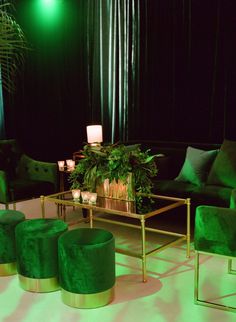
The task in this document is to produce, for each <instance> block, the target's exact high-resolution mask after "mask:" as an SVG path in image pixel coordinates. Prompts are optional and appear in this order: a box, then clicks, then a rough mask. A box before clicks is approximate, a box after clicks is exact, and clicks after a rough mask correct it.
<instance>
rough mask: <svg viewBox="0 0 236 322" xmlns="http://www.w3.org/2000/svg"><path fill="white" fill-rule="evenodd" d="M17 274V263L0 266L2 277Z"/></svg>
mask: <svg viewBox="0 0 236 322" xmlns="http://www.w3.org/2000/svg"><path fill="white" fill-rule="evenodd" d="M16 273H17V270H16V262H12V263H4V264H0V276H10V275H15V274H16Z"/></svg>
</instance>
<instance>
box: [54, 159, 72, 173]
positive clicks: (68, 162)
mask: <svg viewBox="0 0 236 322" xmlns="http://www.w3.org/2000/svg"><path fill="white" fill-rule="evenodd" d="M65 163H66V166H65ZM57 164H58V168H59V171H64V170H67V171H73V170H74V169H75V161H74V160H72V159H67V160H66V162H65V161H64V160H62V161H57Z"/></svg>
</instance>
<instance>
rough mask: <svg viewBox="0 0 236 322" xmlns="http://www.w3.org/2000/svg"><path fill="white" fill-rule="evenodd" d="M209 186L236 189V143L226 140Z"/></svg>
mask: <svg viewBox="0 0 236 322" xmlns="http://www.w3.org/2000/svg"><path fill="white" fill-rule="evenodd" d="M207 184H213V185H214V184H216V185H221V186H226V187H231V188H235V187H236V141H230V140H224V142H223V143H222V145H221V148H220V151H219V153H218V155H217V157H216V158H215V161H214V162H213V165H212V167H211V170H210V173H209V176H208V178H207Z"/></svg>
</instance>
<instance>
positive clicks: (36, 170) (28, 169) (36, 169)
mask: <svg viewBox="0 0 236 322" xmlns="http://www.w3.org/2000/svg"><path fill="white" fill-rule="evenodd" d="M17 175H18V176H19V177H21V178H27V179H30V180H38V181H46V182H50V183H52V184H53V185H54V187H55V191H57V188H58V173H57V164H56V163H53V162H45V161H38V160H34V159H32V158H31V157H29V156H28V155H26V154H23V155H22V157H21V159H20V161H19V165H18V168H17Z"/></svg>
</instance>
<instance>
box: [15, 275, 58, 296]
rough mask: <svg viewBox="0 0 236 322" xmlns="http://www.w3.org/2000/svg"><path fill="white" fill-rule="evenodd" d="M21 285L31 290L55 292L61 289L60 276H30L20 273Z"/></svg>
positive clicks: (26, 289)
mask: <svg viewBox="0 0 236 322" xmlns="http://www.w3.org/2000/svg"><path fill="white" fill-rule="evenodd" d="M19 282H20V286H21V287H22V288H23V289H24V290H25V291H29V292H38V293H44V292H45V293H46V292H54V291H58V290H59V289H60V286H59V283H58V278H57V277H50V278H30V277H26V276H23V275H20V274H19Z"/></svg>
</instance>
